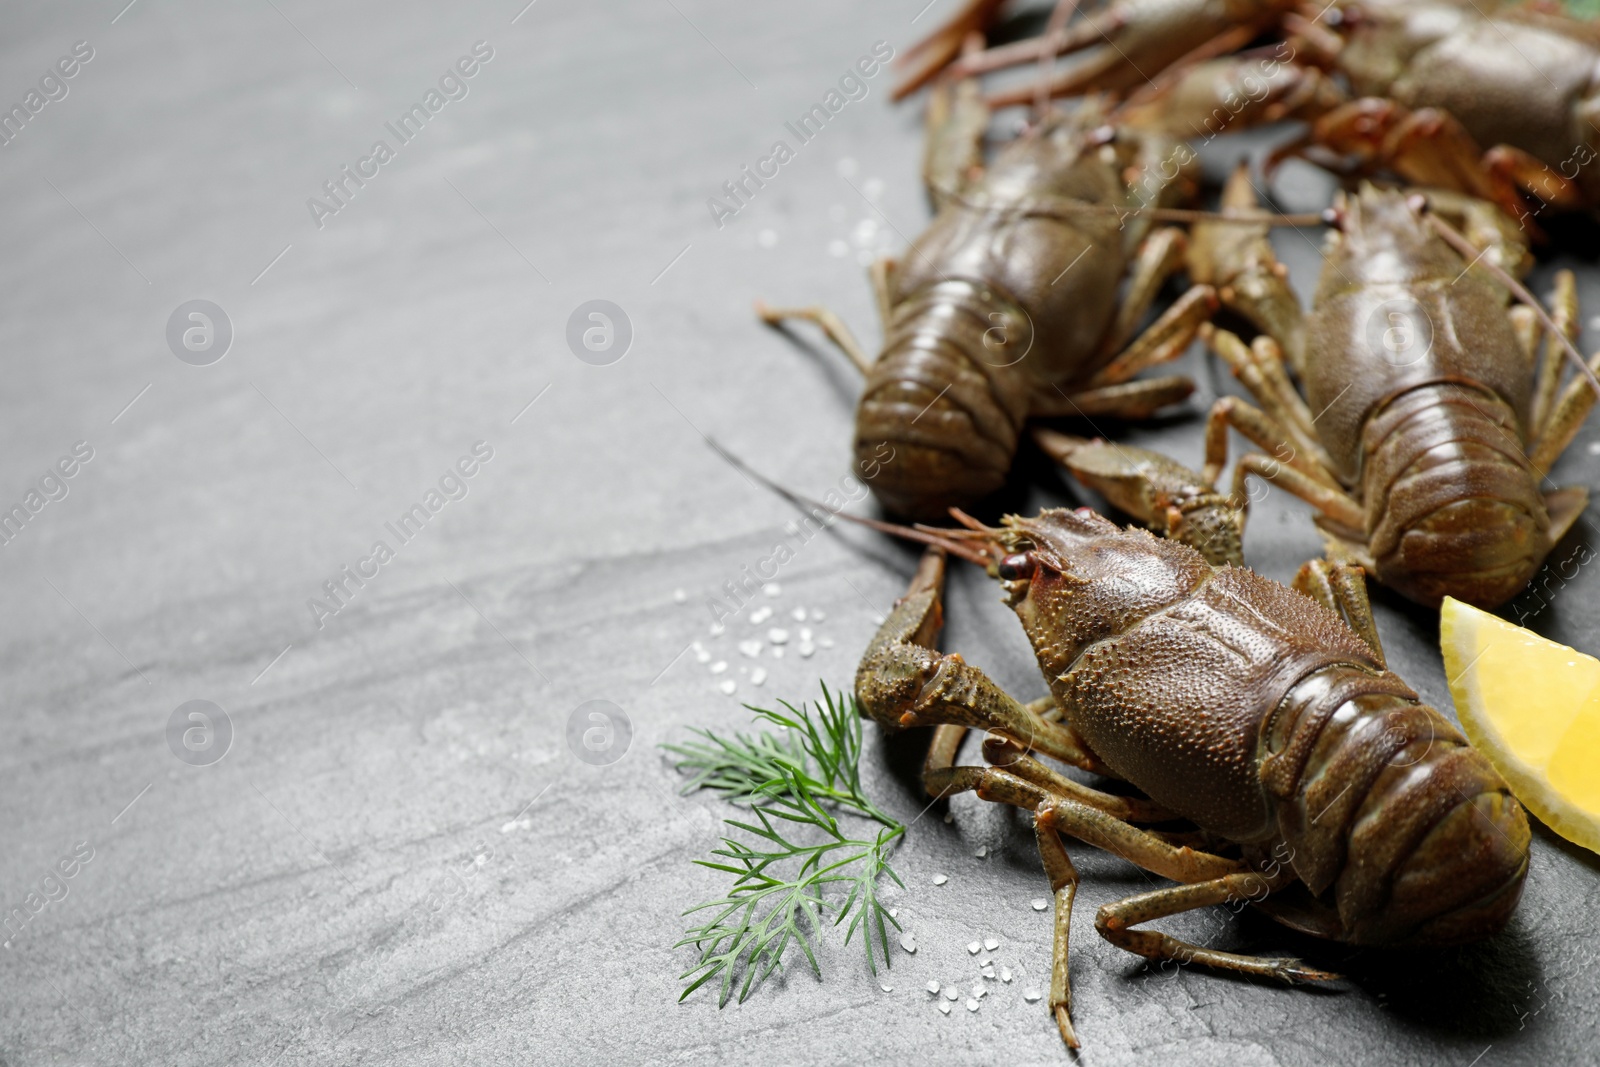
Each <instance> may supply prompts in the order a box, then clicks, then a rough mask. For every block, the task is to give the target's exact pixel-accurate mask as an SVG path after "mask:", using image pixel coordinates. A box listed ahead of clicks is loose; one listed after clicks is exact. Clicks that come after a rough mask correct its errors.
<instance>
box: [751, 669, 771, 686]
mask: <svg viewBox="0 0 1600 1067" xmlns="http://www.w3.org/2000/svg"><path fill="white" fill-rule="evenodd" d="M766 680H767V669H766V668H765V667H757V668H756V669H755V670H753V671H751V672H750V684H751V685H761V684H762V683H763V682H765V681H766Z"/></svg>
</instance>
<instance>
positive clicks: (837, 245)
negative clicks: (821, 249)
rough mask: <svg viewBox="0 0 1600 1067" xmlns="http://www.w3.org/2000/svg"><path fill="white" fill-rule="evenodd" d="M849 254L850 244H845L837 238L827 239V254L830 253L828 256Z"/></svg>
mask: <svg viewBox="0 0 1600 1067" xmlns="http://www.w3.org/2000/svg"><path fill="white" fill-rule="evenodd" d="M849 254H850V246H849V245H848V244H846V243H845V242H843V241H839V240H833V241H829V242H828V255H830V256H841V257H842V256H848V255H849Z"/></svg>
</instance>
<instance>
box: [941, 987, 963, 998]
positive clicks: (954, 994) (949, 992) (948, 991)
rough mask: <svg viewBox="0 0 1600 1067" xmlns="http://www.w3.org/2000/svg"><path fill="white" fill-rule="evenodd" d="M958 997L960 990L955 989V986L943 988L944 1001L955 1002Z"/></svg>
mask: <svg viewBox="0 0 1600 1067" xmlns="http://www.w3.org/2000/svg"><path fill="white" fill-rule="evenodd" d="M959 996H961V990H959V989H957V988H956V987H955V986H953V985H947V986H945V987H944V999H946V1000H955V999H956V998H958V997H959Z"/></svg>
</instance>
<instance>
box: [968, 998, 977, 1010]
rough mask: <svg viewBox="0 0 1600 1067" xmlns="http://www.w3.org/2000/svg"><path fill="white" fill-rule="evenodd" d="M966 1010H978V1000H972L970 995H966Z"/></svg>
mask: <svg viewBox="0 0 1600 1067" xmlns="http://www.w3.org/2000/svg"><path fill="white" fill-rule="evenodd" d="M967 1010H968V1011H977V1010H978V1002H977V1001H976V1000H973V999H972V998H971V997H968V998H967Z"/></svg>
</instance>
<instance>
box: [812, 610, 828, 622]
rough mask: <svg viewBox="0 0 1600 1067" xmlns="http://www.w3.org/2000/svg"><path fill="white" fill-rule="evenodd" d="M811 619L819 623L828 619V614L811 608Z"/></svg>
mask: <svg viewBox="0 0 1600 1067" xmlns="http://www.w3.org/2000/svg"><path fill="white" fill-rule="evenodd" d="M811 617H812V618H813V619H815V620H817V621H818V622H821V621H822V620H823V619H826V618H827V617H828V613H827V612H826V611H823V610H822V609H821V608H812V609H811Z"/></svg>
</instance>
